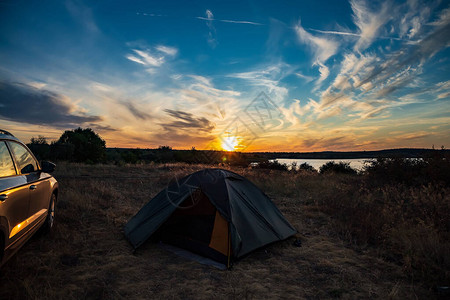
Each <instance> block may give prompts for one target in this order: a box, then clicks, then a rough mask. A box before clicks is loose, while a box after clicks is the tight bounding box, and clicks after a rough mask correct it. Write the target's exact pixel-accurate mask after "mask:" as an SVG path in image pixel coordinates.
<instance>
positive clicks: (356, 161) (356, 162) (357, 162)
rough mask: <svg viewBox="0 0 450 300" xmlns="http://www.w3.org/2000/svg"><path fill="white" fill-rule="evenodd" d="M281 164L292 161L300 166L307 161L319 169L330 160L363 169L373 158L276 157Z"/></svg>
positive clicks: (289, 164)
mask: <svg viewBox="0 0 450 300" xmlns="http://www.w3.org/2000/svg"><path fill="white" fill-rule="evenodd" d="M276 160H277V161H278V162H279V163H280V164H286V165H287V166H288V167H291V166H292V163H296V164H297V168H298V166H300V165H301V164H303V163H307V164H308V165H310V166H312V167H313V168H314V169H316V170H317V171H318V170H319V169H320V167H321V166H322V165H324V164H326V163H327V162H329V161H334V162H336V163H339V162H344V163H349V164H350V167H352V168H353V169H355V170H358V171H360V170H362V168H363V167H364V162H365V161H368V160H372V159H371V158H363V159H361V158H353V159H301V158H299V159H293V158H277V159H276Z"/></svg>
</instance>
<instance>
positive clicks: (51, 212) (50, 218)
mask: <svg viewBox="0 0 450 300" xmlns="http://www.w3.org/2000/svg"><path fill="white" fill-rule="evenodd" d="M55 208H56V195H55V194H54V193H53V194H52V197H51V198H50V205H49V207H48V213H47V219H45V223H44V231H45V232H51V231H52V230H53V228H54V227H55Z"/></svg>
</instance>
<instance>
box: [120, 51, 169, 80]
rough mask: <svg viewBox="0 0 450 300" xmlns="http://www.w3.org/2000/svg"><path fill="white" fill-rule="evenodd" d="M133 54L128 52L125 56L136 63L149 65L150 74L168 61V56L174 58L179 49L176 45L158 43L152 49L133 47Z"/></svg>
mask: <svg viewBox="0 0 450 300" xmlns="http://www.w3.org/2000/svg"><path fill="white" fill-rule="evenodd" d="M132 51H133V54H127V55H126V56H125V57H126V58H127V59H128V60H130V61H132V62H135V63H138V64H141V65H143V66H145V67H147V69H146V71H147V73H149V74H155V73H156V69H155V68H158V67H161V65H163V64H164V63H165V62H166V58H168V57H169V58H173V57H174V56H176V55H177V53H178V49H177V48H174V47H169V46H164V45H157V46H155V47H154V48H153V50H152V49H148V48H147V49H145V50H142V49H136V48H135V49H132Z"/></svg>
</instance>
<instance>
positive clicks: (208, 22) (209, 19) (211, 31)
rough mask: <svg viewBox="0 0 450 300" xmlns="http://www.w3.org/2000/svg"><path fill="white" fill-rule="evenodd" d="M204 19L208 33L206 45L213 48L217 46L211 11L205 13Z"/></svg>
mask: <svg viewBox="0 0 450 300" xmlns="http://www.w3.org/2000/svg"><path fill="white" fill-rule="evenodd" d="M205 15H206V18H204V19H203V20H206V26H208V29H209V32H208V44H209V46H210V47H211V48H215V47H216V46H217V34H216V28H215V27H214V24H213V21H214V15H213V13H212V11H210V10H209V9H207V10H206V12H205Z"/></svg>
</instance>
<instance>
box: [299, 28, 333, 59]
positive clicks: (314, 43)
mask: <svg viewBox="0 0 450 300" xmlns="http://www.w3.org/2000/svg"><path fill="white" fill-rule="evenodd" d="M295 32H296V33H297V37H298V39H299V41H300V42H301V43H303V44H306V45H307V46H309V47H310V48H311V51H312V52H313V54H314V63H317V62H320V63H324V62H326V61H327V60H328V59H329V58H330V57H331V56H333V55H335V54H336V53H337V50H338V46H339V44H338V42H336V41H333V40H330V39H326V38H323V37H317V36H314V35H312V34H311V33H309V32H307V31H306V30H305V29H304V28H303V27H302V25H301V24H300V22H299V24H297V25H296V26H295Z"/></svg>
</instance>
